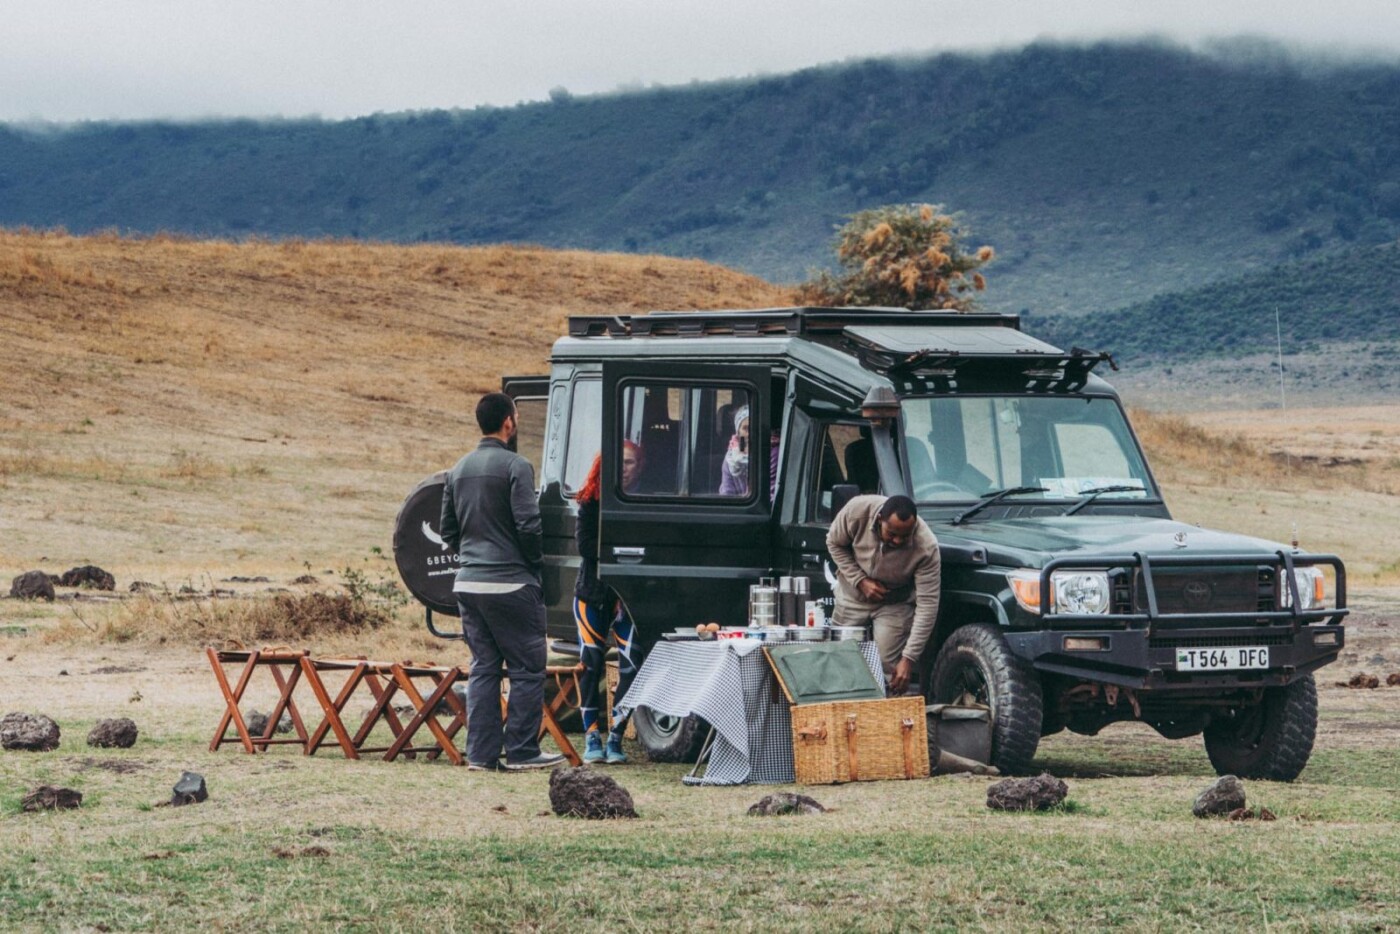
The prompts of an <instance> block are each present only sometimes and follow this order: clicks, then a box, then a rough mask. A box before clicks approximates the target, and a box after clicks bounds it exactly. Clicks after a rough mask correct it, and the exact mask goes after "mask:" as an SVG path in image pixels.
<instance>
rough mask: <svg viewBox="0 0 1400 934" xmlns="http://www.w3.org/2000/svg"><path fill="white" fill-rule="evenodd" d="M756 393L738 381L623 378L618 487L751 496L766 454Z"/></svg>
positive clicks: (635, 491)
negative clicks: (754, 431) (758, 434)
mask: <svg viewBox="0 0 1400 934" xmlns="http://www.w3.org/2000/svg"><path fill="white" fill-rule="evenodd" d="M753 398H754V396H753V393H752V392H751V391H750V390H749V389H748V388H747V387H742V386H736V385H703V386H696V385H677V384H672V383H658V382H635V383H627V384H624V386H623V390H622V400H621V402H622V412H621V425H622V442H621V444H622V450H621V451H620V452H619V455H620V457H621V464H622V470H621V478H622V485H623V489H622V492H623V493H624V494H626V495H630V496H642V497H646V496H658V497H686V498H691V497H726V498H734V499H736V500H748V499H750V498H751V496H750V491H751V490H752V488H753V478H754V477H755V476H757V475H758V472H757V470H756V469H755V468H756V466H757V463H758V462H757V461H756V460H755V457H762V458H767V457H768V443H767V440H766V439H760V438H753V437H751V435H750V427H751V425H757V421H756V420H753V419H751V418H750V413H751V408H752V402H753Z"/></svg>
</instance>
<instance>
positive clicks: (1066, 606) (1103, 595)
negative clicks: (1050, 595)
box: [1051, 571, 1109, 614]
mask: <svg viewBox="0 0 1400 934" xmlns="http://www.w3.org/2000/svg"><path fill="white" fill-rule="evenodd" d="M1051 577H1052V580H1053V582H1054V586H1055V610H1056V612H1059V613H1075V614H1077V613H1107V612H1108V604H1109V591H1108V575H1107V574H1105V573H1103V572H1101V571H1091V572H1089V573H1085V572H1083V571H1066V572H1064V573H1056V574H1053V575H1051Z"/></svg>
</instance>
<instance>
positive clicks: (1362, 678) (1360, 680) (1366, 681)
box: [1337, 671, 1381, 689]
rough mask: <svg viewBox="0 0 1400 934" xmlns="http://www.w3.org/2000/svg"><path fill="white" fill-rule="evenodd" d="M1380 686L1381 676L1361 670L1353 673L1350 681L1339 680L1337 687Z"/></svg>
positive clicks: (1363, 687) (1366, 687) (1367, 687)
mask: <svg viewBox="0 0 1400 934" xmlns="http://www.w3.org/2000/svg"><path fill="white" fill-rule="evenodd" d="M1380 686H1381V679H1380V678H1377V677H1376V676H1375V675H1368V674H1367V673H1366V672H1364V671H1360V672H1357V673H1356V674H1354V675H1352V676H1351V680H1350V681H1338V682H1337V687H1339V688H1360V689H1369V688H1378V687H1380Z"/></svg>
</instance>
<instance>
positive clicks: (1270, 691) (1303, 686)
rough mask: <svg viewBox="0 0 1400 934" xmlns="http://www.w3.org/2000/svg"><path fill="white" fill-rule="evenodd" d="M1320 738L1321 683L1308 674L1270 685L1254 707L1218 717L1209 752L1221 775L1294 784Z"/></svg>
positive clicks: (1210, 729)
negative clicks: (1318, 715)
mask: <svg viewBox="0 0 1400 934" xmlns="http://www.w3.org/2000/svg"><path fill="white" fill-rule="evenodd" d="M1316 736H1317V683H1316V682H1315V681H1314V680H1313V676H1312V675H1304V676H1303V677H1301V678H1299V679H1298V680H1297V681H1294V682H1293V683H1292V684H1290V685H1288V686H1287V687H1281V688H1266V689H1265V690H1264V699H1263V700H1262V701H1260V702H1259V703H1258V704H1257V705H1255V706H1253V707H1247V708H1242V709H1239V710H1236V711H1234V715H1233V716H1229V717H1217V718H1215V719H1214V720H1213V721H1212V722H1211V724H1210V725H1209V726H1207V727H1206V730H1205V738H1206V755H1208V756H1210V764H1211V765H1213V766H1215V771H1216V773H1217V774H1219V775H1234V776H1237V777H1239V778H1253V779H1261V780H1263V781H1270V782H1291V781H1293V780H1294V779H1296V778H1297V777H1298V776H1299V775H1300V774H1301V773H1302V771H1303V769H1304V767H1305V766H1307V764H1308V758H1309V757H1310V756H1311V755H1312V748H1313V740H1314V738H1315V737H1316Z"/></svg>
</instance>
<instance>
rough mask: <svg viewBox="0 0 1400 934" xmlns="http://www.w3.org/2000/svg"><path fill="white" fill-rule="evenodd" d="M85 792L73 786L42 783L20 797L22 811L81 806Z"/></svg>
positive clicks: (55, 809)
mask: <svg viewBox="0 0 1400 934" xmlns="http://www.w3.org/2000/svg"><path fill="white" fill-rule="evenodd" d="M82 803H83V793H82V792H81V791H74V790H73V789H72V788H55V787H54V786H53V785H40V786H39V787H38V788H35V789H34V790H32V791H30V792H29V793H28V794H26V795H25V796H24V797H23V798H21V799H20V805H19V806H20V810H22V811H58V810H64V809H67V808H76V807H81V806H82Z"/></svg>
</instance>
